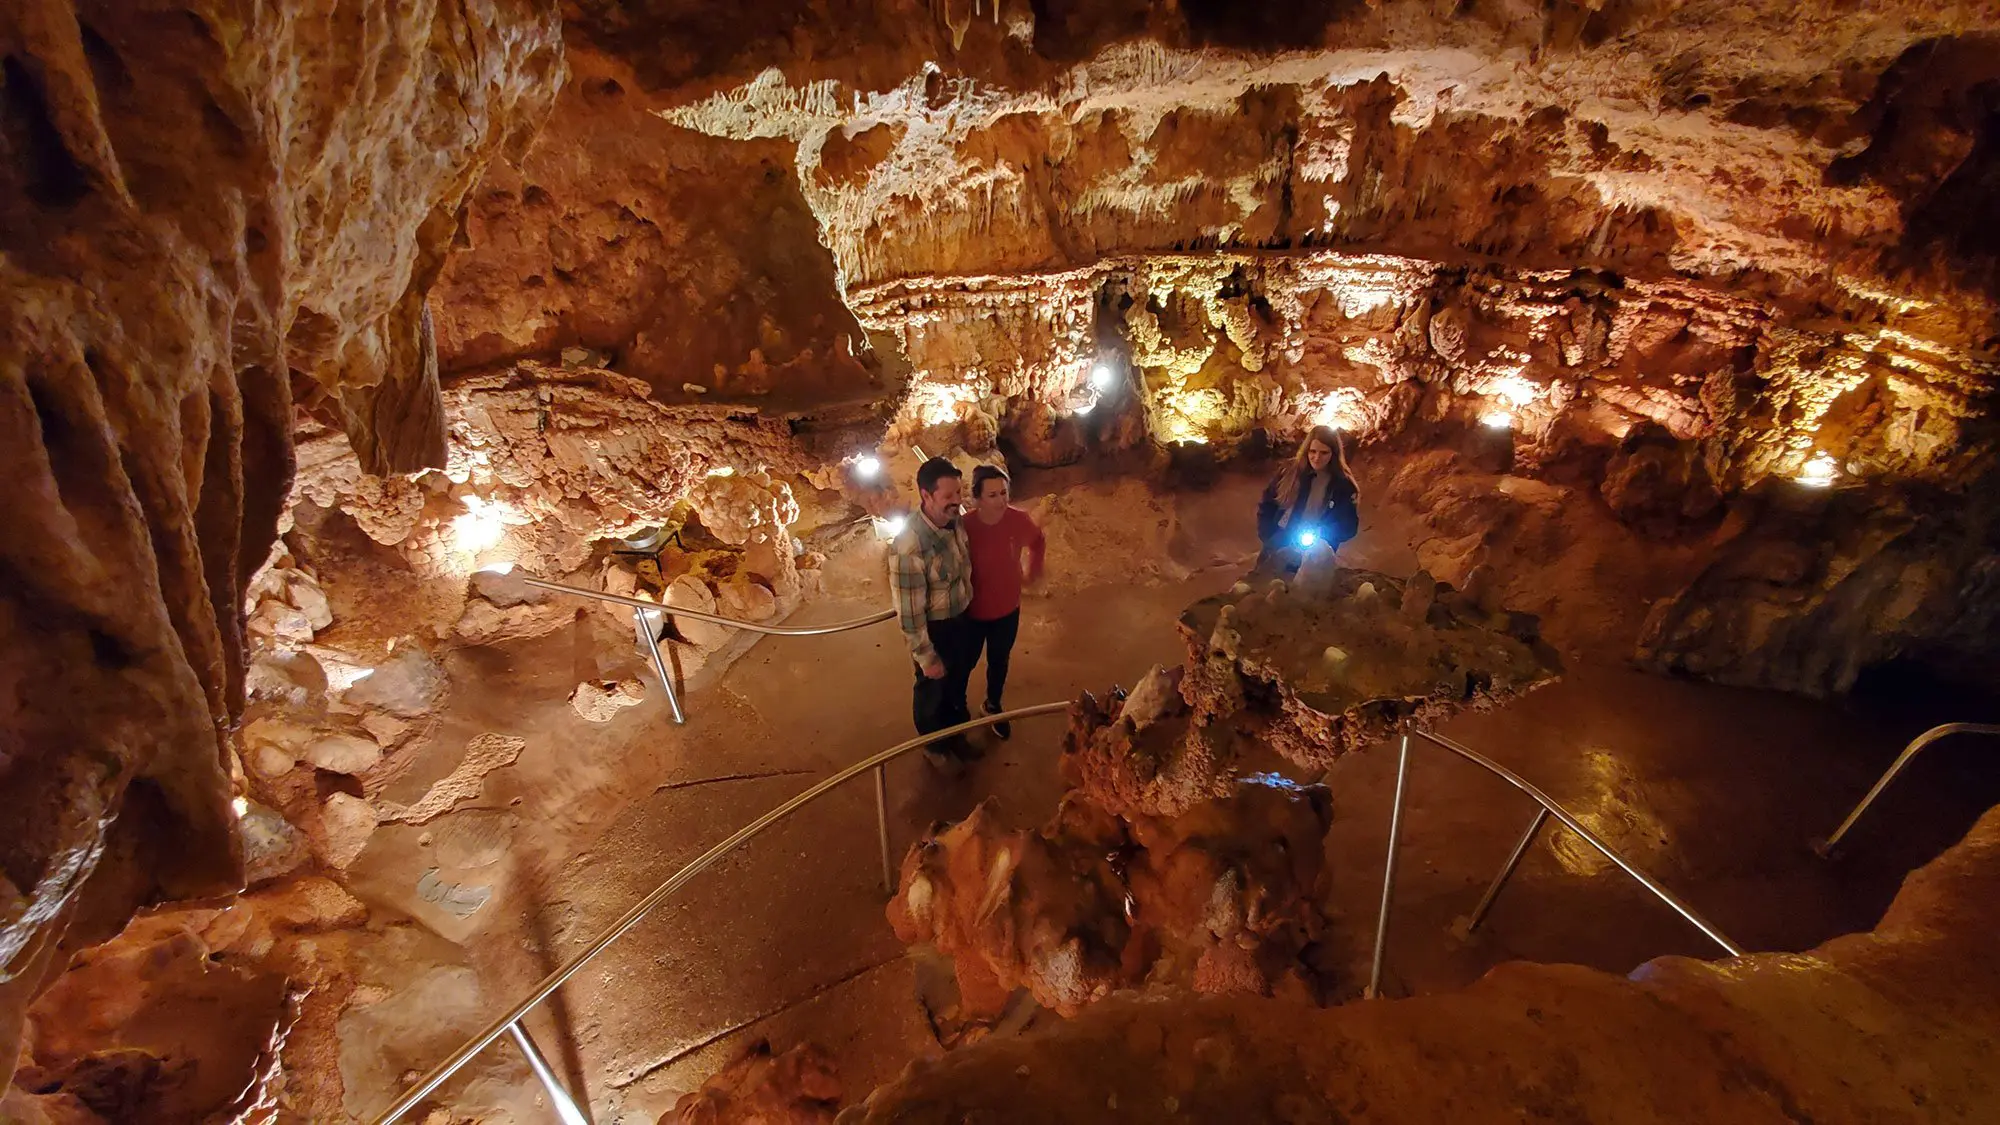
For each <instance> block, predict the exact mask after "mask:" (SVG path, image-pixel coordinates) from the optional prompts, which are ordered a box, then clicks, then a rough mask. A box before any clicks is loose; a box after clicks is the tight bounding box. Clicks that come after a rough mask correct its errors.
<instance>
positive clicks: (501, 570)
mask: <svg viewBox="0 0 2000 1125" xmlns="http://www.w3.org/2000/svg"><path fill="white" fill-rule="evenodd" d="M474 573H476V574H512V573H514V564H513V563H511V562H496V563H487V564H486V565H485V566H482V567H480V568H479V569H478V570H477V571H475V572H474Z"/></svg>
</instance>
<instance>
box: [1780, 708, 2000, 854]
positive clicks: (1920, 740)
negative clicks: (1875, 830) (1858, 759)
mask: <svg viewBox="0 0 2000 1125" xmlns="http://www.w3.org/2000/svg"><path fill="white" fill-rule="evenodd" d="M1954 734H2000V726H1995V725H1993V724H1991V723H1945V724H1943V725H1941V726H1935V727H1932V728H1931V729H1929V730H1927V731H1925V732H1924V733H1922V734H1920V735H1918V736H1917V737H1915V738H1913V739H1911V740H1910V744H1909V745H1908V746H1905V747H1903V752H1902V753H1901V754H1898V755H1896V760H1895V761H1894V762H1891V763H1890V764H1889V768H1888V769H1887V770H1884V771H1883V773H1882V776H1881V777H1880V778H1878V779H1876V782H1875V787H1874V788H1873V789H1870V790H1869V791H1868V795H1867V796H1866V797H1863V798H1861V803H1860V804H1858V805H1856V806H1854V811H1853V812H1851V813H1848V814H1847V819H1846V820H1843V821H1841V822H1840V827H1838V828H1836V829H1834V830H1833V835H1831V836H1828V837H1827V838H1826V839H1825V840H1824V841H1822V842H1821V843H1818V844H1814V845H1813V850H1814V851H1816V852H1818V853H1819V854H1820V856H1821V857H1822V858H1824V857H1826V856H1830V855H1832V854H1833V849H1835V848H1837V847H1839V846H1840V838H1841V837H1842V836H1845V835H1847V830H1848V829H1850V828H1852V827H1854V822H1855V821H1857V820H1860V819H1861V814H1862V813H1865V812H1867V811H1868V806H1869V805H1872V804H1874V803H1875V798H1877V797H1880V796H1881V795H1882V791H1883V790H1884V789H1887V788H1889V783H1890V782H1892V781H1894V780H1896V775H1897V774H1899V773H1902V772H1903V767H1904V766H1907V765H1909V764H1910V759H1912V758H1914V757H1916V756H1917V754H1918V753H1919V752H1920V751H1922V750H1923V749H1924V748H1925V747H1927V746H1929V745H1930V744H1931V743H1933V742H1936V741H1937V740H1938V739H1940V738H1944V737H1946V736H1948V735H1954Z"/></svg>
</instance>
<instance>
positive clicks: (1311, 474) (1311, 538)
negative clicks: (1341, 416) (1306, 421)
mask: <svg viewBox="0 0 2000 1125" xmlns="http://www.w3.org/2000/svg"><path fill="white" fill-rule="evenodd" d="M1360 499H1361V489H1360V487H1359V486H1358V485H1356V484H1355V482H1354V470H1352V469H1350V468H1348V465H1347V444H1346V442H1344V441H1342V440H1341V436H1340V431H1339V430H1336V429H1334V428H1333V427H1332V426H1314V427H1313V428H1312V432H1311V433H1309V434H1307V435H1306V438H1305V440H1304V441H1302V442H1300V443H1299V451H1298V452H1297V453H1296V454H1294V455H1293V457H1292V460H1291V463H1290V464H1287V465H1286V466H1285V467H1284V469H1283V470H1282V471H1280V472H1279V473H1278V475H1277V476H1275V477H1272V478H1271V483H1270V484H1269V485H1268V486H1267V487H1266V488H1265V489H1264V498H1263V499H1262V500H1261V501H1259V502H1258V504H1257V538H1259V539H1262V540H1263V541H1264V552H1263V554H1262V555H1260V556H1259V558H1258V561H1259V562H1262V561H1264V560H1266V559H1269V558H1271V557H1272V556H1274V555H1275V556H1277V557H1279V558H1282V559H1283V560H1284V562H1285V569H1286V570H1294V569H1297V567H1298V565H1299V558H1300V552H1301V551H1303V550H1304V549H1305V548H1307V547H1311V546H1314V545H1316V544H1319V543H1324V544H1326V545H1327V546H1328V547H1329V548H1332V549H1335V550H1338V549H1339V548H1340V545H1341V544H1342V543H1345V542H1347V541H1348V540H1349V539H1352V538H1354V533H1355V532H1357V531H1359V530H1360V528H1361V511H1360V508H1359V507H1358V503H1359V501H1360Z"/></svg>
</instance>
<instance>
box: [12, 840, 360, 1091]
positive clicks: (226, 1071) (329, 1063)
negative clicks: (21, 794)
mask: <svg viewBox="0 0 2000 1125" xmlns="http://www.w3.org/2000/svg"><path fill="white" fill-rule="evenodd" d="M366 918H367V911H366V909H365V908H364V907H363V906H362V904H361V903H360V902H359V901H358V900H356V899H355V898H354V897H353V896H351V895H349V894H348V893H347V892H346V891H344V890H342V889H341V888H340V887H339V886H337V885H335V884H334V883H333V882H331V881H330V880H327V879H324V878H320V877H305V878H300V879H295V880H291V881H288V882H286V883H284V884H281V885H277V886H273V887H270V888H267V889H264V890H261V891H258V892H255V893H253V894H251V895H248V896H245V897H243V898H240V899H238V900H236V901H234V902H232V903H229V904H227V905H221V906H218V905H206V906H196V907H173V908H167V909H162V910H158V911H154V912H151V913H149V914H146V915H143V916H141V917H140V918H138V919H136V920H134V922H133V923H132V925H131V926H129V927H127V928H126V930H125V932H123V933H121V934H120V935H118V937H117V938H116V939H115V940H113V941H110V942H107V943H106V944H104V945H103V946H100V947H98V948H96V949H93V950H89V951H87V952H84V953H81V954H79V955H78V956H77V957H76V959H75V960H74V961H73V962H72V963H71V965H70V967H69V970H68V971H67V972H65V973H64V974H63V975H62V976H61V977H60V978H59V979H58V981H57V982H56V983H54V984H53V985H52V986H51V987H50V989H49V991H48V993H47V994H46V995H44V996H43V997H42V998H41V999H40V1000H39V1001H38V1002H37V1003H36V1005H35V1007H34V1008H33V1009H32V1011H31V1026H30V1032H31V1035H30V1040H29V1048H28V1052H27V1057H26V1058H25V1059H24V1060H23V1063H22V1070H21V1075H20V1077H21V1078H22V1081H21V1082H20V1083H19V1084H18V1086H17V1088H16V1089H15V1091H14V1093H13V1094H12V1095H11V1097H12V1098H13V1099H14V1101H12V1102H10V1103H6V1104H5V1107H4V1109H0V1116H4V1117H5V1119H6V1120H8V1121H17V1120H19V1121H32V1120H35V1118H34V1117H32V1116H29V1113H30V1112H31V1111H39V1112H41V1113H45V1114H47V1115H48V1116H49V1118H50V1119H51V1120H54V1121H58V1122H63V1123H65V1125H99V1123H100V1122H103V1123H114V1122H126V1121H142V1120H143V1121H160V1122H183V1121H184V1122H196V1121H211V1120H259V1119H262V1120H271V1119H274V1118H273V1116H272V1115H273V1114H276V1115H277V1117H276V1118H275V1119H280V1120H282V1119H287V1117H288V1118H289V1119H292V1120H312V1121H324V1120H339V1119H340V1118H341V1116H343V1114H344V1110H343V1109H342V1103H341V1087H340V1070H339V1067H338V1065H337V1057H338V1054H339V1051H340V1043H339V1040H338V1035H337V1031H336V1028H335V1022H336V1020H337V1019H338V1017H339V1015H340V1012H341V1009H342V1008H343V1007H345V1006H346V1004H347V1002H348V999H349V996H350V994H351V993H352V992H353V991H354V988H355V980H354V968H353V966H352V964H351V958H352V949H353V945H354V943H355V941H356V940H357V934H356V932H355V931H356V930H357V929H358V928H359V927H360V926H361V924H362V923H363V922H364V921H365V920H366ZM308 1060H310V1061H309V1062H308ZM25 1090H33V1091H34V1093H33V1094H32V1095H26V1094H25V1092H24V1091H25Z"/></svg>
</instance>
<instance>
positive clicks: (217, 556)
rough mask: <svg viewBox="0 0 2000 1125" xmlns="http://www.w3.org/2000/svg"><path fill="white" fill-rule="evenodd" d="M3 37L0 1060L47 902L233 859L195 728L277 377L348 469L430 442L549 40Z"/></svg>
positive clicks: (557, 61)
mask: <svg viewBox="0 0 2000 1125" xmlns="http://www.w3.org/2000/svg"><path fill="white" fill-rule="evenodd" d="M0 54H4V56H5V68H4V69H5V73H4V76H0V80H3V81H4V103H5V109H4V113H0V124H3V125H4V128H0V137H4V140H0V145H4V150H5V159H4V160H0V251H4V257H5V265H4V266H0V275H3V276H0V290H4V296H0V388H4V389H0V401H4V402H6V403H7V404H8V406H7V407H6V408H5V410H4V412H0V413H4V417H5V418H6V421H5V423H4V427H5V431H4V432H5V435H6V436H5V437H4V438H0V462H4V467H5V470H6V474H5V475H6V477H7V479H8V480H9V481H10V485H9V487H8V488H7V489H5V490H4V496H0V526H5V527H6V528H7V534H6V536H5V541H4V543H0V571H4V572H5V573H6V574H7V576H8V578H7V580H6V581H5V582H4V583H0V634H4V635H5V637H6V638H7V648H6V651H5V652H4V654H0V682H4V683H6V684H7V685H8V687H7V689H6V691H5V694H6V695H7V696H8V697H9V698H11V699H12V700H14V701H15V702H14V704H13V705H12V706H10V707H8V708H6V709H5V713H4V716H0V744H4V745H5V746H6V747H7V751H6V753H5V755H4V757H0V763H3V764H0V783H4V785H5V787H6V792H7V798H6V800H5V801H0V870H4V872H5V877H4V879H0V963H4V964H6V966H7V971H6V973H5V975H4V978H0V1075H5V1074H7V1073H10V1072H11V1070H12V1060H13V1059H14V1057H15V1053H16V1052H15V1033H16V1030H17V1029H18V1028H19V1026H20V1020H21V1014H22V1010H23V1008H24V1006H25V1004H26V1003H27V1000H28V997H29V996H31V995H32V994H33V992H34V991H35V990H36V989H37V988H39V987H40V986H41V984H42V982H43V980H44V979H45V977H46V976H47V974H48V973H49V971H50V970H51V969H52V968H53V967H55V966H57V965H59V964H60V962H61V960H62V959H63V957H65V956H66V955H67V947H65V946H64V945H63V944H62V942H63V940H64V934H65V932H66V930H67V931H69V932H70V941H71V947H73V946H76V945H82V944H88V943H89V942H90V941H93V940H97V939H98V938H101V937H103V936H105V935H106V934H108V933H110V932H112V931H115V930H116V928H117V927H118V925H119V924H121V923H122V921H123V920H124V919H125V917H127V916H128V915H129V914H130V912H131V910H132V908H133V907H134V906H135V905H137V904H138V903H140V902H144V901H147V900H150V899H154V898H159V897H167V898H180V897H192V896H198V895H203V894H211V893H215V892H220V891H226V890H229V889H232V888H233V887H235V886H237V885H239V882H238V881H239V879H240V878H241V867H240V862H241V860H240V855H239V853H238V852H237V850H236V847H235V845H234V843H233V841H234V839H235V833H234V831H233V822H234V816H233V814H232V813H231V810H230V805H229V800H230V796H229V784H228V768H227V753H226V750H225V746H224V742H223V737H222V730H223V728H224V727H226V725H227V724H228V722H229V719H230V716H231V715H232V713H233V712H234V710H235V709H236V708H237V707H238V706H240V702H241V698H242V690H243V668H244V664H245V660H244V655H243V632H244V624H243V601H244V592H245V586H246V584H247V582H248V581H249V578H250V574H251V572H252V571H253V570H255V569H256V568H257V567H258V566H259V565H260V564H261V563H262V562H263V561H264V559H265V558H266V556H267V555H268V553H269V550H270V546H271V542H272V539H273V536H274V534H275V530H276V525H277V521H278V513H279V508H280V506H281V505H282V504H283V502H284V499H285V495H286V491H287V487H288V484H289V478H290V473H291V452H290V450H291V440H290V433H291V429H292V425H293V415H292V410H293V406H294V398H293V396H294V393H295V389H296V392H297V394H298V402H297V405H298V406H301V407H304V408H306V409H308V410H311V411H313V412H315V413H317V414H319V415H320V416H322V417H324V418H326V419H327V420H329V421H330V422H332V423H334V424H337V425H339V426H340V427H341V428H342V429H343V430H345V432H346V433H347V434H348V437H349V440H350V441H351V443H352V446H353V448H354V450H355V452H356V454H357V456H358V458H359V461H360V463H361V464H362V465H363V466H365V467H366V468H368V469H369V470H371V471H376V472H383V471H393V470H407V469H414V468H419V467H421V466H423V465H426V464H436V463H439V462H441V461H442V460H443V454H444V436H445V434H444V426H443V413H442V411H441V410H440V409H439V403H438V399H437V393H436V361H435V355H434V350H433V347H432V339H433V336H432V332H431V320H430V316H429V314H428V312H427V311H426V297H427V295H428V292H429V290H430V287H431V283H432V281H433V280H434V278H435V277H436V274H437V271H438V269H439V267H440V265H441V263H442V260H443V258H444V255H445V254H446V253H447V251H448V250H449V247H450V244H451V242H452V238H453V235H454V233H455V229H456V226H457V223H456V215H457V212H458V208H459V205H460V203H461V201H462V200H463V199H464V197H465V195H466V193H467V192H468V191H469V189H470V188H471V186H472V185H473V184H474V183H475V182H476V181H477V180H478V179H479V178H480V177H481V175H482V173H483V172H484V171H485V169H486V168H487V166H488V165H489V164H491V163H492V162H493V161H494V160H495V159H496V158H498V157H501V156H502V155H504V154H508V153H510V152H513V153H517V152H518V151H519V150H520V147H521V145H522V144H523V143H524V142H525V141H526V140H527V138H528V137H529V136H530V135H531V134H532V132H533V131H534V129H535V128H536V127H537V126H538V125H539V124H540V122H541V119H542V117H543V115H544V114H545V112H546V110H547V107H548V105H549V104H550V101H551V99H552V97H553V95H554V93H555V90H556V88H557V87H558V86H559V85H560V83H561V81H562V76H563V61H562V47H561V43H560V41H559V37H558V27H557V23H556V19H555V12H554V9H553V6H552V5H547V4H543V3H539V2H534V0H475V2H473V3H470V4H466V5H452V6H444V7H439V6H434V5H423V4H420V5H414V6H407V7H403V8H398V9H395V10H393V11H391V10H386V9H378V8H374V7H372V6H368V5H349V4H325V5H319V6H317V7H313V8H310V9H307V10H299V9H294V8H290V7H285V8H274V7H259V6H256V5H248V4H242V3H235V2H231V0H222V2H217V3H202V4H197V5H195V6H193V7H192V8H188V7H186V6H177V7H162V6H158V5H140V6H137V7H128V8H124V9H121V10H119V11H117V12H110V11H104V10H99V9H96V8H89V7H84V8H78V7H76V6H72V5H70V4H68V3H64V2H61V0H27V2H26V3H24V4H20V5H14V6H13V7H12V8H11V9H10V11H9V12H8V14H7V16H6V17H5V18H4V19H0ZM295 374H296V375H297V376H299V378H298V379H297V380H296V381H294V375H295ZM169 839H171V840H172V841H173V843H172V846H170V847H169V846H165V843H164V842H165V841H166V840H169Z"/></svg>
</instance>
